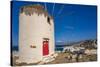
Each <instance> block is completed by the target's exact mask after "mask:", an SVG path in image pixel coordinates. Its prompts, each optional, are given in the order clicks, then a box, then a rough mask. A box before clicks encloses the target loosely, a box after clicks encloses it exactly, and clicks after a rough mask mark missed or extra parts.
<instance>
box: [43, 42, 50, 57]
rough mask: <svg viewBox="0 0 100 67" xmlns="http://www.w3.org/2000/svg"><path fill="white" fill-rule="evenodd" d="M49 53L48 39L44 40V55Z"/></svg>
mask: <svg viewBox="0 0 100 67" xmlns="http://www.w3.org/2000/svg"><path fill="white" fill-rule="evenodd" d="M48 54H49V43H48V41H43V56H45V55H48Z"/></svg>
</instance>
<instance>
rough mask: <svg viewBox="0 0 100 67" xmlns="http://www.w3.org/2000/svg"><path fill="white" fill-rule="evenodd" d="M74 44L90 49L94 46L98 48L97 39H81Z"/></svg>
mask: <svg viewBox="0 0 100 67" xmlns="http://www.w3.org/2000/svg"><path fill="white" fill-rule="evenodd" d="M74 46H77V47H85V48H89V49H92V48H95V49H96V48H97V40H96V39H95V40H85V41H81V42H79V43H77V44H74Z"/></svg>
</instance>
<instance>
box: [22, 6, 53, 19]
mask: <svg viewBox="0 0 100 67" xmlns="http://www.w3.org/2000/svg"><path fill="white" fill-rule="evenodd" d="M23 12H24V13H25V14H26V15H30V16H31V15H32V14H33V13H37V14H38V15H40V14H44V15H45V16H49V17H50V18H53V17H51V16H50V15H49V14H48V12H47V11H46V10H45V9H44V6H42V5H40V4H35V5H26V6H22V7H21V8H20V13H23Z"/></svg>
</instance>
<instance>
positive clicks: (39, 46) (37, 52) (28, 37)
mask: <svg viewBox="0 0 100 67" xmlns="http://www.w3.org/2000/svg"><path fill="white" fill-rule="evenodd" d="M50 21H51V25H49V24H48V23H47V16H46V17H45V16H44V14H40V15H39V16H38V14H37V13H34V14H33V15H31V16H29V15H25V14H24V13H21V14H20V16H19V60H20V61H21V62H26V63H37V62H39V61H41V60H42V58H43V51H42V50H43V38H49V39H50V40H49V55H50V54H52V53H54V23H53V19H52V20H50ZM30 45H33V46H36V48H30Z"/></svg>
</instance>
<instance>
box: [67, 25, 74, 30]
mask: <svg viewBox="0 0 100 67" xmlns="http://www.w3.org/2000/svg"><path fill="white" fill-rule="evenodd" d="M65 28H66V29H70V30H73V29H74V27H73V26H65Z"/></svg>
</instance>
